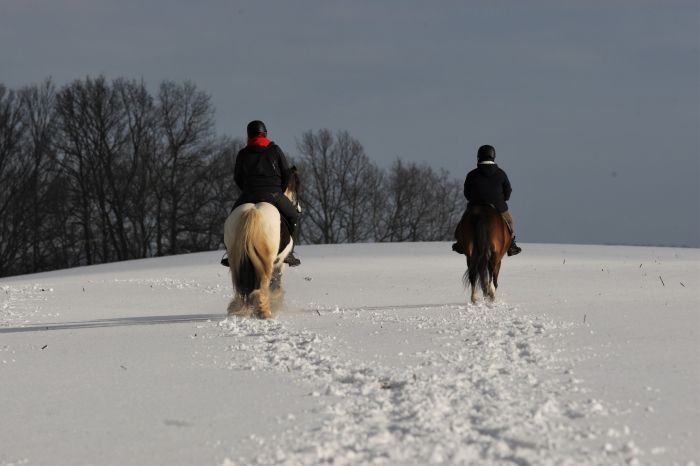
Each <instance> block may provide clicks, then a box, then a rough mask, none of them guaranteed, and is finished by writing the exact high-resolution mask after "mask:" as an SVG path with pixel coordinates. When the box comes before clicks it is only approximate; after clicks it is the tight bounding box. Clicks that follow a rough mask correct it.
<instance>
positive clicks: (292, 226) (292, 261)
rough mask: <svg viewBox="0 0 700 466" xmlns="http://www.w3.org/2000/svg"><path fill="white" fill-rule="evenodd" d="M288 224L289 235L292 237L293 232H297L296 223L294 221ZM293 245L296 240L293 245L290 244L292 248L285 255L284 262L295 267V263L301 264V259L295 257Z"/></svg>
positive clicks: (293, 235)
mask: <svg viewBox="0 0 700 466" xmlns="http://www.w3.org/2000/svg"><path fill="white" fill-rule="evenodd" d="M288 225H289V235H290V236H291V237H292V238H294V237H295V233H296V232H297V225H296V224H295V223H291V222H288ZM294 246H296V242H295V243H294V245H292V250H291V251H290V252H289V254H287V257H285V258H284V263H285V264H287V265H289V266H290V267H296V266H297V265H299V264H301V261H300V260H299V259H298V258H297V256H295V255H294Z"/></svg>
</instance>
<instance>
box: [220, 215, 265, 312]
mask: <svg viewBox="0 0 700 466" xmlns="http://www.w3.org/2000/svg"><path fill="white" fill-rule="evenodd" d="M263 215H264V214H263V213H262V212H261V211H259V210H258V209H256V208H251V209H248V210H246V211H245V212H242V214H241V216H240V218H239V221H238V222H236V224H235V226H234V228H235V230H234V232H233V235H232V236H233V238H236V239H237V240H236V241H232V243H231V245H230V246H231V249H230V250H229V251H228V256H229V266H230V267H231V274H232V275H233V282H234V284H235V286H236V289H237V290H238V292H239V293H241V294H242V295H244V296H247V295H248V294H250V293H251V292H253V290H257V289H262V290H267V288H268V286H269V284H270V279H271V277H272V265H273V262H274V260H275V256H276V255H277V250H276V247H275V245H274V244H272V239H271V238H270V237H269V235H268V234H266V231H265V225H264V219H263ZM261 298H263V299H266V298H267V297H266V296H264V297H262V296H261Z"/></svg>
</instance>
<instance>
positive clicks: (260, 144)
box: [248, 136, 272, 147]
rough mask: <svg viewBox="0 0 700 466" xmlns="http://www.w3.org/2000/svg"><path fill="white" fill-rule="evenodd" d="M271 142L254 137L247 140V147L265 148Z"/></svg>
mask: <svg viewBox="0 0 700 466" xmlns="http://www.w3.org/2000/svg"><path fill="white" fill-rule="evenodd" d="M271 142H272V141H270V140H269V139H267V137H265V136H254V137H252V138H248V145H249V146H255V147H267V146H269V145H270V143H271Z"/></svg>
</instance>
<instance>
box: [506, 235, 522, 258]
mask: <svg viewBox="0 0 700 466" xmlns="http://www.w3.org/2000/svg"><path fill="white" fill-rule="evenodd" d="M521 251H522V249H521V248H520V246H518V245H517V244H515V236H513V241H511V242H510V247H509V248H508V255H509V256H515V255H516V254H520V252H521Z"/></svg>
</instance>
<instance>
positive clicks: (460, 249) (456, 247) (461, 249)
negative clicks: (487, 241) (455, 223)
mask: <svg viewBox="0 0 700 466" xmlns="http://www.w3.org/2000/svg"><path fill="white" fill-rule="evenodd" d="M452 250H453V251H454V252H456V253H457V254H466V253H467V251H465V250H464V246H462V245H461V244H460V243H459V242H457V243H454V244H453V245H452Z"/></svg>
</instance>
